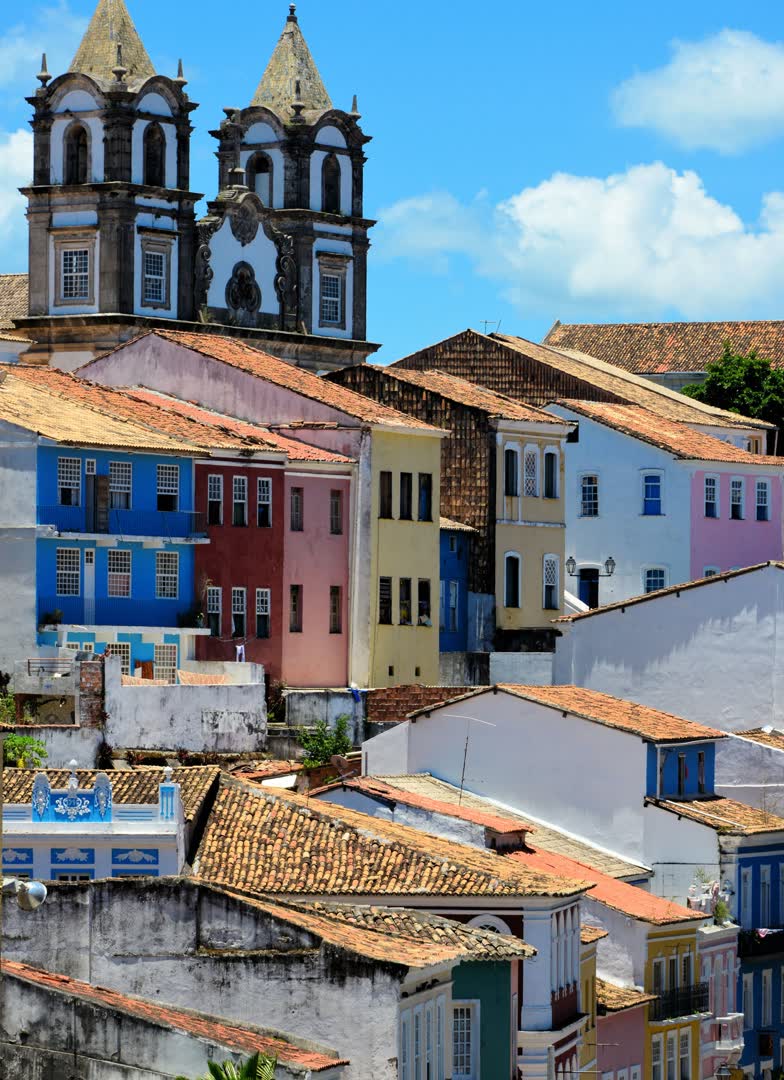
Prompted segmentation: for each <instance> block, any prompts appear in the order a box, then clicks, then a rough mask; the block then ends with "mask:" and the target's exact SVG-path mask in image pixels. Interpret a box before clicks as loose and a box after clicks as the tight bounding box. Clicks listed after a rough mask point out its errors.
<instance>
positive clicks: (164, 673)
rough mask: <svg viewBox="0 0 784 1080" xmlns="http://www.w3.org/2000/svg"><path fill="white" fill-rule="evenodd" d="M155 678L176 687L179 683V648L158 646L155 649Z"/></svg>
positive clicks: (153, 669)
mask: <svg viewBox="0 0 784 1080" xmlns="http://www.w3.org/2000/svg"><path fill="white" fill-rule="evenodd" d="M152 673H153V678H155V679H160V680H161V681H162V682H165V683H169V684H170V685H174V683H176V682H177V646H176V645H171V644H168V643H167V644H165V645H156V646H155V647H154V649H153V664H152Z"/></svg>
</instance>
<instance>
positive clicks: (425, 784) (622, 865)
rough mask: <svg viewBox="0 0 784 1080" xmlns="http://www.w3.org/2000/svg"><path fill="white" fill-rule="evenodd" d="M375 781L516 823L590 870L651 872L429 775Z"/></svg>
mask: <svg viewBox="0 0 784 1080" xmlns="http://www.w3.org/2000/svg"><path fill="white" fill-rule="evenodd" d="M372 779H375V780H378V781H383V783H384V784H386V785H387V786H388V787H390V788H393V789H394V790H395V791H397V792H404V793H406V794H408V795H412V796H414V797H415V798H419V797H421V798H424V799H426V800H430V801H433V802H437V803H439V804H440V805H441V806H443V807H447V806H449V807H462V809H464V810H470V811H473V812H476V813H477V814H480V815H483V814H487V815H489V816H491V817H492V816H494V815H495V816H500V817H501V818H503V819H504V820H505V821H508V822H511V823H513V825H514V827H515V828H528V829H531V830H533V832H534V843H535V846H536V848H537V849H541V850H543V851H552V852H554V853H555V854H560V855H566V856H568V857H570V858H572V859H576V860H577V861H578V862H584V863H585V864H586V865H587V866H591V867H593V868H594V869H595V870H600V871H602V872H603V873H605V874H609V875H610V876H611V877H618V878H628V877H633V878H641V877H647V876H648V875H649V874H650V872H651V871H650V870H649V869H647V868H646V867H644V866H638V865H637V864H635V863H632V862H628V861H627V860H626V859H622V858H620V856H618V855H614V854H612V853H611V852H609V851H603V850H602V849H601V848H597V847H594V846H593V845H592V844H589V843H587V842H586V841H584V840H580V839H577V838H576V837H573V836H569V834H568V833H565V832H562V831H561V830H559V829H556V828H554V827H553V826H552V825H549V824H544V823H543V822H541V821H536V820H534V819H533V818H531V817H529V816H528V815H527V814H525V813H523V812H522V811H520V810H518V809H514V810H512V809H510V808H508V807H504V806H498V805H497V804H496V803H494V802H491V800H490V799H485V798H483V797H482V796H481V795H475V794H474V793H473V792H471V791H465V790H463V791H461V790H460V788H459V787H456V786H455V785H454V784H447V783H446V781H444V780H439V779H438V778H437V777H435V776H431V775H430V774H429V773H412V774H410V775H404V776H377V777H374V778H372Z"/></svg>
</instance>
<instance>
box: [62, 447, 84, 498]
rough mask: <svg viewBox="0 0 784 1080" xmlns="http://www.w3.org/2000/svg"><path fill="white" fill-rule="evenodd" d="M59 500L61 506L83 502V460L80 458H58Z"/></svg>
mask: <svg viewBox="0 0 784 1080" xmlns="http://www.w3.org/2000/svg"><path fill="white" fill-rule="evenodd" d="M57 501H58V502H59V504H60V506H79V505H80V504H81V501H82V462H81V460H80V459H79V458H68V457H61V458H58V459H57Z"/></svg>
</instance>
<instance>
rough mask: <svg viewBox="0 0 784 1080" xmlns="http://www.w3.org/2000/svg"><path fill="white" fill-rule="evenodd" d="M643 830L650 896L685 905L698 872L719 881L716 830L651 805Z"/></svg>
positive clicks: (646, 810) (645, 816) (647, 810)
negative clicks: (650, 873) (650, 869)
mask: <svg viewBox="0 0 784 1080" xmlns="http://www.w3.org/2000/svg"><path fill="white" fill-rule="evenodd" d="M644 828H645V854H646V859H647V861H648V865H649V866H651V867H652V868H653V879H652V880H651V885H650V890H651V892H652V893H655V894H656V895H657V896H662V897H664V898H665V899H667V900H673V901H674V902H675V903H678V904H683V905H685V904H686V899H687V897H688V895H689V886H690V885H692V884H693V883H694V875H695V874H696V872H697V870H702V871H704V873H705V874H707V875H708V879H709V880H711V881H715V880H718V879H719V878H720V876H721V869H720V866H719V844H718V839H717V833H716V831H715V829H710V828H708V827H707V826H705V825H700V824H699V822H696V821H691V820H690V819H689V818H685V817H684V818H679V817H678V815H677V814H673V813H671V812H670V811H669V810H662V809H661V808H660V807H658V806H650V805H649V806H646V807H645V815H644Z"/></svg>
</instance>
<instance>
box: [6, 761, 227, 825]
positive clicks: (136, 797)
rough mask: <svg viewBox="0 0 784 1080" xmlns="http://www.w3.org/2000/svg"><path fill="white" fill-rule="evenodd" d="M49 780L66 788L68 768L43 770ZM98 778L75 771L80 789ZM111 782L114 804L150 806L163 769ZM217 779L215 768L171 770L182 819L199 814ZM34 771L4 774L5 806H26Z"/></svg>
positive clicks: (119, 774)
mask: <svg viewBox="0 0 784 1080" xmlns="http://www.w3.org/2000/svg"><path fill="white" fill-rule="evenodd" d="M38 771H41V772H45V773H46V775H47V776H48V777H49V783H50V784H51V785H52V787H53V788H65V787H67V786H68V777H69V776H70V775H71V772H70V769H42V770H38ZM97 775H98V772H97V770H94V769H77V770H76V777H77V779H78V781H79V787H80V788H85V789H87V788H91V787H93V785H94V784H95V778H96V776H97ZM106 775H107V776H108V777H109V779H110V780H111V783H112V799H113V801H114V802H116V803H139V804H142V805H144V804H150V803H157V802H158V788H159V786H160V784H161V783H162V782H163V769H162V768H158V767H157V766H142V767H138V768H135V769H122V770H120V769H118V770H116V771H109V772H107V774H106ZM219 776H220V769H219V768H218V766H217V765H192V766H188V767H187V768H182V769H174V770H173V772H172V780H173V781H174V783H175V784H179V785H180V795H181V797H182V805H183V812H184V814H185V820H186V821H188V822H190V821H193V820H194V818H195V817H196V816H197V815H198V813H199V811H200V810H201V808H202V806H203V805H204V802H205V800H206V799H207V798H208V797H209V795H210V794H211V792H212V791H213V790H214V789H215V787H216V786H217V782H218V777H219ZM35 777H36V772H35V771H33V770H32V769H9V768H6V769H5V770H4V773H3V798H4V800H5V802H6V804H13V803H16V804H24V803H29V802H30V800H31V799H32V797H33V780H34V779H35Z"/></svg>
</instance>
